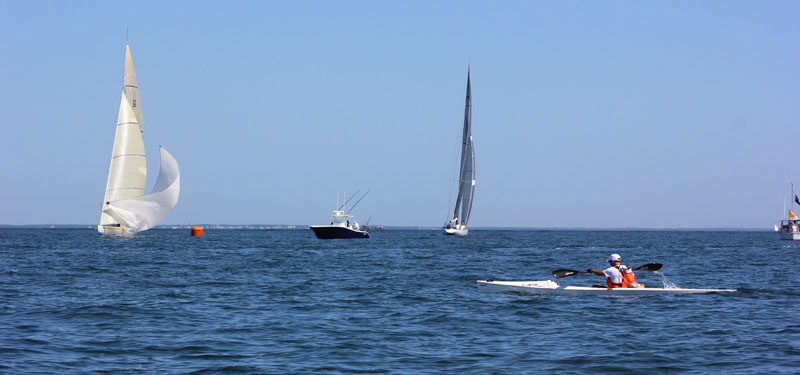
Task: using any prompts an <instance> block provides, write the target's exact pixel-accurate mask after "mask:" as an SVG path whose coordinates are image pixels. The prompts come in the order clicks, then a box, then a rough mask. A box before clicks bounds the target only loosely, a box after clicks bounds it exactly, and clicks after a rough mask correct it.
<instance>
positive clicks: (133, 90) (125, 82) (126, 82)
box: [122, 43, 144, 132]
mask: <svg viewBox="0 0 800 375" xmlns="http://www.w3.org/2000/svg"><path fill="white" fill-rule="evenodd" d="M122 90H123V92H124V93H125V96H126V97H127V98H128V103H130V105H131V108H133V113H134V114H135V115H136V121H137V122H138V123H139V131H141V132H144V119H143V118H142V101H141V100H140V99H139V83H138V82H137V81H136V70H135V69H134V68H133V58H132V57H131V47H130V46H129V45H128V44H127V43H125V74H124V75H123V78H122Z"/></svg>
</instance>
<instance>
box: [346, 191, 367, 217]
mask: <svg viewBox="0 0 800 375" xmlns="http://www.w3.org/2000/svg"><path fill="white" fill-rule="evenodd" d="M367 194H369V190H367V192H366V193H364V195H362V196H361V198H358V200H357V201H356V204H354V205H353V207H351V208H350V211H347V213H350V212H353V210H355V209H356V206H358V203H359V202H361V200H362V199H364V197H366V196H367Z"/></svg>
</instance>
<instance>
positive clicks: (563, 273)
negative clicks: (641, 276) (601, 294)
mask: <svg viewBox="0 0 800 375" xmlns="http://www.w3.org/2000/svg"><path fill="white" fill-rule="evenodd" d="M661 266H662V265H661V263H647V264H644V265H641V266H639V267H636V268H634V269H633V270H634V271H658V270H660V269H661ZM588 272H589V271H588V270H587V271H576V270H555V271H553V277H555V278H556V279H560V278H562V277H567V276H572V275H575V274H579V273H588Z"/></svg>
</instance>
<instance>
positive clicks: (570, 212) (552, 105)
mask: <svg viewBox="0 0 800 375" xmlns="http://www.w3.org/2000/svg"><path fill="white" fill-rule="evenodd" d="M798 14H800V2H797V1H786V2H783V1H768V2H758V1H747V2H741V1H663V2H657V1H646V2H643V1H613V2H612V1H607V2H599V1H597V2H587V1H557V2H538V1H521V2H511V1H506V2H465V1H451V2H450V1H448V2H445V1H442V2H436V1H434V2H429V1H422V2H404V1H401V2H382V1H378V2H375V1H365V2H347V1H345V2H322V1H321V2H279V1H275V2H232V3H226V4H223V3H220V2H212V3H209V2H189V1H178V2H172V1H167V2H146V1H145V2H135V3H129V2H127V3H126V2H105V1H97V2H88V1H81V2H73V1H54V2H45V1H8V0H0V51H2V52H1V56H2V58H0V163H1V165H2V169H0V172H2V178H0V224H50V223H56V224H73V223H74V224H95V223H97V221H98V219H99V216H100V204H101V201H102V198H103V194H104V189H105V184H106V173H107V169H108V165H109V158H110V156H111V148H112V144H113V137H114V129H115V125H116V119H117V113H118V110H119V107H118V106H119V98H120V93H121V83H122V72H123V57H124V45H125V33H126V29H127V30H128V38H129V41H130V45H131V50H132V53H133V59H134V63H135V65H136V71H137V75H138V78H139V87H140V94H141V101H142V108H143V110H144V121H145V142H146V144H147V148H148V153H149V156H150V158H149V160H148V169H149V171H150V175H149V176H148V177H149V182H148V186H152V185H153V184H154V183H155V178H156V174H157V172H156V171H157V170H158V156H157V145H158V144H159V143H160V144H163V145H164V146H165V147H166V148H167V149H168V150H169V151H170V152H171V153H172V154H173V155H174V156H175V157H176V159H177V160H178V162H179V163H180V166H181V171H182V176H181V182H182V191H181V198H180V202H179V203H178V206H177V207H176V209H175V210H174V211H173V212H172V214H171V215H170V216H169V217H168V218H167V219H166V220H165V222H164V224H189V223H221V224H250V223H254V224H257V223H263V224H314V223H324V222H327V221H328V220H329V215H330V211H331V210H332V209H333V208H334V206H335V203H336V195H337V192H339V193H340V194H341V192H343V191H345V190H346V191H348V192H354V191H355V190H358V189H362V190H366V189H370V191H371V192H370V194H369V196H367V198H365V199H364V201H362V202H361V204H360V205H359V206H358V208H357V209H356V210H355V212H354V213H355V214H356V215H357V216H358V217H359V218H360V219H361V221H362V222H363V221H366V218H367V217H368V216H369V215H373V223H382V224H385V225H412V226H413V225H418V226H434V225H441V224H442V223H443V222H444V220H445V219H446V216H447V215H448V212H450V211H451V210H452V208H451V207H449V206H448V204H449V202H451V201H452V198H451V196H450V194H451V191H452V190H453V186H454V185H455V182H454V181H452V180H451V178H452V174H453V171H454V169H456V168H457V166H456V165H455V164H456V161H455V153H456V150H457V147H458V142H459V134H460V131H461V125H462V116H463V105H464V91H465V85H466V75H467V64H468V63H469V62H470V61H471V66H472V90H473V136H474V140H475V149H476V170H477V187H476V193H475V203H474V208H473V212H472V219H471V226H530V227H656V228H660V227H678V228H681V227H706V226H711V227H755V228H770V227H771V226H772V224H773V223H774V222H776V221H777V220H779V219H780V217H781V215H782V209H783V199H784V195H785V194H787V191H788V189H789V183H790V182H791V181H794V182H796V183H798V185H799V186H800V153H798V148H797V146H798V143H799V142H800V131H799V130H800V105H798V103H800V22H798V20H797V15H798ZM798 190H800V188H798Z"/></svg>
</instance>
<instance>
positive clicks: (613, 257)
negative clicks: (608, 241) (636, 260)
mask: <svg viewBox="0 0 800 375" xmlns="http://www.w3.org/2000/svg"><path fill="white" fill-rule="evenodd" d="M621 262H622V257H620V256H619V254H611V255H609V257H608V263H610V264H611V265H612V266H616V265H617V264H620V263H621Z"/></svg>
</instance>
